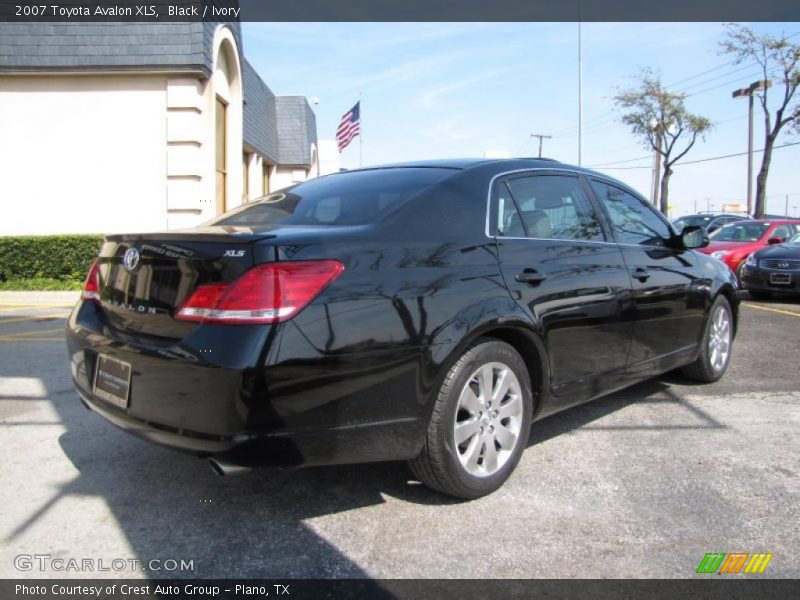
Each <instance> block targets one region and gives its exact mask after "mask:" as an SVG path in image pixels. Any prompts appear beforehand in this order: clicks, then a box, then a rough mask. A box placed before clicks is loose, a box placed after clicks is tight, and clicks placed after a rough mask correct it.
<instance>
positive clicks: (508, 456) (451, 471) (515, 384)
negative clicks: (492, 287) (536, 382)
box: [409, 340, 533, 499]
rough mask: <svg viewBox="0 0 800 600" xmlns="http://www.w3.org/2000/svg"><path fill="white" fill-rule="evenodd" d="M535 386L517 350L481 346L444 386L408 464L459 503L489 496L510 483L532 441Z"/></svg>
mask: <svg viewBox="0 0 800 600" xmlns="http://www.w3.org/2000/svg"><path fill="white" fill-rule="evenodd" d="M532 398H533V393H532V391H531V381H530V376H529V374H528V369H527V367H526V366H525V362H524V361H523V360H522V358H521V357H520V355H519V354H518V353H517V351H516V350H514V348H512V347H511V346H510V345H508V344H506V343H505V342H500V341H496V340H485V341H480V342H478V343H477V344H476V345H474V346H473V347H472V348H470V349H469V350H467V351H466V352H465V353H464V354H463V355H462V356H461V358H459V359H458V360H457V361H456V363H455V364H454V365H453V366H452V367H451V368H450V370H449V371H448V373H447V376H446V377H445V379H444V382H443V383H442V386H441V388H440V389H439V393H438V395H437V398H436V402H435V404H434V407H433V414H432V416H431V421H430V424H429V426H428V432H427V435H426V438H425V445H424V446H423V449H422V452H421V453H420V455H419V456H418V457H417V458H415V459H414V460H412V461H410V463H409V464H410V467H411V470H412V472H413V473H414V475H415V476H416V477H417V478H418V479H419V480H420V481H421V482H422V483H424V484H425V485H426V486H428V487H430V488H432V489H434V490H437V491H439V492H443V493H445V494H448V495H450V496H455V497H457V498H466V499H473V498H479V497H481V496H485V495H487V494H491V493H492V492H494V491H495V490H497V489H498V488H499V487H500V486H501V485H503V483H504V482H505V481H506V479H508V477H509V475H511V472H512V471H513V470H514V468H515V467H516V466H517V463H518V462H519V459H520V457H521V456H522V452H523V450H524V449H525V445H526V444H527V441H528V433H529V431H530V421H531V411H532V404H533V402H532Z"/></svg>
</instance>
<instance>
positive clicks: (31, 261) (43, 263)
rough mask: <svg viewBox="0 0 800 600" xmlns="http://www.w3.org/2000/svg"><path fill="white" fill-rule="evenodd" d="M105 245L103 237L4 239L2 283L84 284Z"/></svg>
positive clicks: (1, 247) (0, 247)
mask: <svg viewBox="0 0 800 600" xmlns="http://www.w3.org/2000/svg"><path fill="white" fill-rule="evenodd" d="M102 241H103V236H102V235H31V236H8V237H0V281H3V282H5V281H17V280H23V279H52V280H56V281H77V282H82V281H83V280H84V279H85V277H86V272H87V271H88V270H89V267H90V266H91V264H92V261H93V260H94V259H95V258H96V257H97V253H98V252H99V251H100V245H101V243H102Z"/></svg>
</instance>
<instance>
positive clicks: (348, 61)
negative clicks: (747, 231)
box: [242, 23, 800, 218]
mask: <svg viewBox="0 0 800 600" xmlns="http://www.w3.org/2000/svg"><path fill="white" fill-rule="evenodd" d="M753 27H754V28H755V29H756V30H757V31H760V32H765V33H771V34H773V35H780V34H782V33H785V34H787V35H791V34H794V33H797V32H800V23H759V24H754V25H753ZM242 28H243V36H244V40H243V45H244V53H245V56H246V57H247V59H248V60H249V62H250V63H251V64H252V65H253V66H254V67H255V69H256V70H257V71H258V72H259V73H260V75H261V76H262V78H263V79H264V80H265V82H266V83H267V85H268V86H269V87H270V88H271V89H272V91H273V92H275V93H276V94H302V95H305V96H307V97H309V98H316V99H317V100H318V104H315V105H314V107H313V108H314V111H315V113H316V117H317V133H318V136H319V138H320V139H333V138H334V137H335V132H336V127H337V125H338V123H339V120H340V119H341V116H342V115H343V114H344V113H345V112H347V110H349V109H350V108H351V107H352V106H353V105H354V104H355V103H356V102H357V101H358V100H359V99H360V100H361V119H362V140H361V144H362V147H361V150H362V154H363V165H364V166H369V165H377V164H385V163H392V162H401V161H409V160H420V159H432V158H451V157H473V156H478V157H480V156H484V153H485V152H486V151H492V150H495V151H497V150H499V151H506V152H509V153H510V154H511V155H512V156H535V155H536V153H537V152H538V142H537V141H535V140H532V139H531V138H530V134H531V133H542V134H547V135H552V136H553V137H552V139H547V140H545V141H544V152H543V155H544V156H547V157H551V158H555V159H557V160H559V161H562V162H565V163H571V164H577V162H578V135H577V132H578V127H577V124H578V25H577V23H243V24H242ZM723 33H724V28H723V25H722V24H720V23H583V24H582V26H581V40H582V48H583V149H582V159H583V160H582V164H583V166H588V167H593V168H596V169H597V170H598V171H602V172H605V173H606V174H608V175H611V176H614V177H616V178H618V179H620V180H622V181H624V182H626V183H627V184H629V185H631V186H633V187H634V188H635V189H637V190H638V191H639V192H641V193H642V194H643V195H645V196H647V197H649V196H650V188H651V180H652V179H651V178H652V164H653V160H652V152H651V151H650V150H648V149H647V148H646V147H645V146H644V145H642V143H641V142H639V141H638V140H637V138H636V137H634V136H633V134H631V133H630V131H629V130H628V128H627V127H626V126H625V125H624V124H622V123H621V122H620V120H619V118H620V113H619V112H618V111H616V110H615V109H614V103H613V97H614V95H615V94H616V93H617V91H618V90H619V89H625V88H629V87H632V86H634V85H635V79H634V78H635V75H636V74H637V73H638V72H639V71H640V70H641V69H642V68H653V69H657V70H659V71H660V72H661V75H662V80H663V82H664V83H665V84H666V85H667V86H668V88H669V89H670V90H674V91H680V92H685V93H686V94H688V95H689V96H688V97H687V99H686V106H687V109H688V110H689V111H690V112H693V113H695V114H699V115H702V116H705V117H708V118H709V119H711V120H712V121H713V122H714V124H715V125H714V129H713V130H712V131H711V132H710V133H708V134H707V135H706V138H705V140H699V141H698V142H697V143H696V144H695V146H694V147H693V148H692V150H690V152H689V153H688V154H687V156H686V157H685V158H684V159H683V160H686V161H690V160H697V159H702V158H706V157H714V156H720V155H726V154H733V153H737V152H745V151H746V150H747V101H746V100H744V99H732V98H731V92H732V91H733V90H735V89H737V88H740V87H745V86H746V85H748V84H750V83H751V82H753V81H756V80H758V79H760V78H761V77H760V71H759V68H758V67H757V66H750V65H749V64H748V63H743V64H741V65H735V64H732V58H731V57H730V56H727V55H723V54H720V51H719V42H720V40H721V39H722V38H723ZM755 109H756V113H755V137H754V148H755V149H756V150H758V149H760V148H762V147H763V139H764V129H763V120H762V118H761V113H760V110H759V107H758V103H756V107H755ZM798 141H800V135H792V134H790V133H783V134H782V135H781V137H780V138H779V140H778V142H777V143H778V144H783V143H790V142H798ZM340 160H341V166H342V167H345V168H355V167H358V166H359V141H358V139H356V140H354V141H353V143H351V145H350V146H349V147H348V148H346V149H345V150H344V151H343V153H342V154H341V157H340ZM760 164H761V155H760V154H755V157H754V169H753V170H754V175H753V177H754V179H755V173H757V171H758V168H759V166H760ZM799 166H800V145H797V146H789V147H786V148H781V149H777V150H775V152H774V153H773V160H772V165H771V168H770V177H769V182H768V186H767V212H773V213H777V214H785V206H786V204H787V200H786V198H787V195H788V211H789V214H791V215H793V216H795V215H797V216H800V169H798V167H799ZM632 167H633V168H632ZM746 173H747V158H746V156H740V157H734V158H727V159H723V160H714V161H708V162H702V163H698V164H691V165H689V164H687V165H681V164H680V163H678V164H677V165H676V166H675V167H674V174H673V176H672V178H671V181H670V192H669V193H670V204H671V206H672V209H671V216H672V217H673V218H674V217H677V216H680V215H682V214H689V213H692V212H695V210H698V211H700V210H709V209H710V210H720V209H721V208H722V205H723V204H725V203H733V202H742V203H744V199H745V196H746V186H747V174H746ZM754 187H755V184H754Z"/></svg>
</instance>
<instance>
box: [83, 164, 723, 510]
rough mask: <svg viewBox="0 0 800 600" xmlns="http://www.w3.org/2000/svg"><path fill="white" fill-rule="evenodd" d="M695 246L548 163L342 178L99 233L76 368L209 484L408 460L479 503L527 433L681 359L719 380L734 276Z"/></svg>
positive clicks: (87, 396)
mask: <svg viewBox="0 0 800 600" xmlns="http://www.w3.org/2000/svg"><path fill="white" fill-rule="evenodd" d="M705 243H706V238H705V234H704V232H703V231H702V230H701V229H700V228H697V227H690V228H687V229H684V230H683V231H682V232H681V233H680V234H676V233H675V232H674V231H673V230H672V229H671V228H670V225H669V224H668V222H667V221H666V220H665V219H664V218H662V216H661V215H660V214H659V213H658V212H656V211H655V210H654V209H653V208H652V207H651V206H650V205H649V204H648V203H647V202H646V201H645V200H643V199H642V198H641V197H640V196H638V195H637V194H636V193H635V192H634V191H632V190H631V189H630V188H628V187H626V186H625V185H623V184H621V183H619V182H618V181H615V180H613V179H609V178H607V177H605V176H603V175H600V174H598V173H594V172H592V171H587V170H583V169H579V168H576V167H570V166H566V165H562V164H560V163H557V162H554V161H547V160H528V159H525V160H522V159H519V160H517V159H512V160H494V161H485V160H473V161H467V160H464V161H446V162H445V161H442V162H426V163H418V164H409V165H397V166H389V167H381V168H370V169H362V170H357V171H350V172H345V173H339V174H335V175H330V176H327V177H322V178H319V179H315V180H312V181H309V182H306V183H302V184H299V185H297V186H295V187H292V188H288V189H286V190H283V191H281V192H277V193H273V194H271V195H269V196H266V197H264V198H262V199H260V200H258V201H255V202H251V203H249V204H246V205H244V206H242V207H240V208H237V209H235V210H232V211H230V212H228V213H226V214H223V215H221V216H220V217H218V218H217V219H216V220H214V221H212V222H211V223H210V224H207V225H204V226H200V227H198V228H195V229H190V230H184V231H171V232H166V233H156V234H146V235H112V236H108V237H107V238H106V239H105V242H104V243H103V246H102V249H101V251H100V255H99V257H98V258H97V260H96V262H95V263H94V264H93V265H92V267H91V270H90V272H89V275H88V277H87V279H86V286H85V289H84V291H83V297H82V300H81V301H80V302H79V303H78V305H77V306H76V307H75V309H74V311H73V313H72V315H71V316H70V318H69V322H68V326H67V341H68V347H69V353H70V361H71V366H72V375H73V378H74V382H75V385H76V387H77V389H78V392H79V393H80V396H81V398H83V401H84V402H85V404H86V405H87V406H88V407H90V408H91V409H92V410H94V411H96V412H98V413H99V414H101V415H102V416H103V417H105V418H106V419H108V420H109V421H111V422H112V423H114V424H116V425H118V426H119V427H121V428H123V429H125V430H126V431H129V432H131V433H133V434H135V435H138V436H140V437H142V438H145V439H147V440H150V441H153V442H156V443H159V444H163V445H166V446H170V447H173V448H178V449H181V450H186V451H190V452H193V453H197V454H198V455H200V456H205V457H209V458H210V459H211V461H212V465H214V467H215V468H216V469H217V470H218V471H221V472H225V471H226V470H229V469H232V468H233V467H234V466H257V465H265V464H272V465H284V466H301V465H319V464H334V463H353V462H366V461H383V460H398V459H406V460H409V461H410V465H411V468H412V470H413V472H414V473H415V475H416V477H418V478H419V479H420V480H421V481H422V482H424V483H425V484H427V485H428V486H430V487H432V488H434V489H437V490H440V491H442V492H445V493H447V494H452V495H454V496H459V497H463V498H475V497H478V496H481V495H484V494H488V493H490V492H492V491H494V490H496V489H497V488H498V487H499V486H500V485H501V484H502V483H503V481H505V479H506V478H508V476H509V475H510V474H511V472H512V471H513V469H514V467H515V466H516V464H517V462H518V461H519V459H520V455H521V454H522V452H523V450H524V448H525V445H526V440H527V438H528V433H529V430H530V424H531V422H533V421H536V420H538V419H541V418H542V417H544V416H546V415H548V414H551V413H553V412H555V411H558V410H561V409H564V408H567V407H569V406H573V405H575V404H578V403H581V402H585V401H587V400H590V399H592V398H595V397H597V396H600V395H602V394H606V393H608V392H611V391H613V390H617V389H619V388H622V387H625V386H629V385H631V384H633V383H636V382H638V381H641V380H642V379H645V378H648V377H652V376H654V375H658V374H659V373H663V372H665V371H669V370H671V369H675V368H678V367H681V368H682V371H683V373H685V374H686V375H687V376H688V377H690V378H692V379H695V380H699V381H704V382H711V381H715V380H717V379H719V378H720V377H721V376H722V375H723V373H724V372H725V370H726V368H727V366H728V361H729V360H730V355H731V344H732V340H733V336H734V333H735V330H736V318H737V305H738V302H737V297H736V291H735V289H736V281H735V279H734V276H733V274H732V273H731V271H730V269H728V268H727V267H725V266H724V265H723V264H722V263H720V262H718V261H716V260H713V259H711V258H709V257H706V256H702V255H701V254H699V253H696V252H694V251H693V250H691V248H695V247H699V246H703V245H704V244H705Z"/></svg>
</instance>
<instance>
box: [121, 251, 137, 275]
mask: <svg viewBox="0 0 800 600" xmlns="http://www.w3.org/2000/svg"><path fill="white" fill-rule="evenodd" d="M122 264H123V265H124V266H125V269H126V270H128V271H133V270H134V269H136V267H138V266H139V251H138V250H137V249H136V248H128V249H127V250H126V251H125V256H123V257H122Z"/></svg>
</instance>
